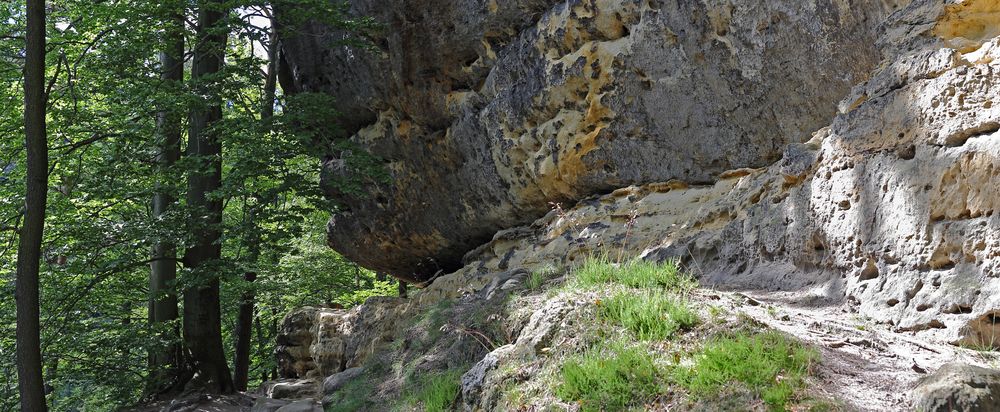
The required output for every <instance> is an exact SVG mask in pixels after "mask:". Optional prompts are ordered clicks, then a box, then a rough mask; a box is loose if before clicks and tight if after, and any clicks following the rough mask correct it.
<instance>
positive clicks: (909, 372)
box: [719, 292, 1000, 411]
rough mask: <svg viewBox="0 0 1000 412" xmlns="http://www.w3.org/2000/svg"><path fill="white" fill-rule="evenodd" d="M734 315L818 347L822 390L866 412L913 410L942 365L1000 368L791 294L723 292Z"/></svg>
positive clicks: (992, 359)
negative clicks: (797, 301)
mask: <svg viewBox="0 0 1000 412" xmlns="http://www.w3.org/2000/svg"><path fill="white" fill-rule="evenodd" d="M719 294H720V295H722V296H724V297H723V299H728V300H729V303H730V304H731V308H732V310H734V311H736V312H743V313H746V314H747V315H748V316H750V317H752V318H754V319H756V320H757V321H759V322H761V323H764V324H766V325H768V326H769V327H772V328H774V329H777V330H780V331H782V332H785V333H788V334H790V335H792V336H795V337H796V338H798V339H800V340H802V341H804V342H807V343H809V344H812V345H814V346H816V347H817V348H818V349H819V350H820V352H821V354H822V365H821V366H820V367H819V369H818V370H817V373H816V375H817V378H818V379H819V380H820V382H821V383H822V384H823V385H821V386H822V387H820V388H818V389H819V390H821V391H824V392H826V393H828V394H830V395H833V396H834V397H835V398H837V399H841V400H843V401H844V402H846V403H847V405H845V406H848V407H849V408H850V409H856V410H862V411H900V410H912V404H911V400H910V392H911V390H912V389H913V387H914V386H915V385H916V383H917V380H918V379H920V378H921V377H922V376H926V374H927V373H931V372H933V371H934V370H936V369H937V368H939V367H941V365H943V364H945V363H948V362H952V361H963V362H968V363H972V364H977V365H981V366H986V367H992V368H997V367H998V366H1000V357H998V356H997V354H996V353H983V352H976V351H972V350H967V349H962V348H958V347H955V346H952V345H949V344H946V343H935V342H925V341H922V340H921V339H920V338H919V337H916V336H913V335H912V334H910V333H897V332H893V331H891V330H890V329H889V328H888V327H886V326H885V325H876V324H873V323H871V322H867V321H865V320H864V319H860V318H858V317H857V315H855V314H853V313H849V312H848V311H847V310H845V309H844V308H842V307H840V306H823V307H799V306H794V305H790V304H788V303H787V302H789V301H794V299H790V296H789V295H788V294H786V293H761V292H752V293H746V294H744V293H738V292H732V293H719Z"/></svg>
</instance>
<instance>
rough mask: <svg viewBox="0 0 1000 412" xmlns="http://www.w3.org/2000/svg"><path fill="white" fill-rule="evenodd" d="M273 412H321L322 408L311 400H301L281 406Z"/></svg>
mask: <svg viewBox="0 0 1000 412" xmlns="http://www.w3.org/2000/svg"><path fill="white" fill-rule="evenodd" d="M275 412H323V407H322V406H321V405H320V404H319V402H316V401H315V400H313V399H302V400H299V401H295V402H292V403H290V404H288V405H285V406H282V407H280V408H278V410H277V411H275Z"/></svg>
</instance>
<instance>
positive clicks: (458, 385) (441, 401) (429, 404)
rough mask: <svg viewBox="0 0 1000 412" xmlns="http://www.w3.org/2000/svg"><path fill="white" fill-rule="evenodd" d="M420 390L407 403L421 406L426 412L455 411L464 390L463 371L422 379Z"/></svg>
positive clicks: (408, 398)
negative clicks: (456, 403)
mask: <svg viewBox="0 0 1000 412" xmlns="http://www.w3.org/2000/svg"><path fill="white" fill-rule="evenodd" d="M421 378H422V379H423V382H420V383H419V387H420V388H419V389H418V390H417V391H415V392H413V393H411V394H410V395H409V396H407V401H406V402H405V403H407V404H410V405H411V406H415V407H416V406H420V407H422V408H421V410H423V411H425V412H444V411H449V410H452V409H453V406H454V405H455V401H456V400H458V393H459V391H460V390H461V389H462V382H461V379H462V371H461V370H457V369H453V370H450V371H447V372H442V373H438V374H432V375H427V376H423V377H421Z"/></svg>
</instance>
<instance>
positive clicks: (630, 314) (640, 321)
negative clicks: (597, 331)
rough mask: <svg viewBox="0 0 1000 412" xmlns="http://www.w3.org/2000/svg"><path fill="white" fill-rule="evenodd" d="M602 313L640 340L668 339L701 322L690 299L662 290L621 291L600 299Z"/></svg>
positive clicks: (604, 316)
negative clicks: (688, 300)
mask: <svg viewBox="0 0 1000 412" xmlns="http://www.w3.org/2000/svg"><path fill="white" fill-rule="evenodd" d="M600 314H601V317H603V318H605V319H608V320H611V321H613V322H615V323H618V324H619V325H621V326H623V327H625V328H626V329H628V330H629V331H631V332H632V333H634V334H635V336H636V337H637V338H638V339H640V340H662V339H667V338H670V337H672V336H673V335H674V334H675V333H677V332H678V331H682V330H687V329H690V328H692V327H694V326H695V325H697V324H698V315H697V314H696V313H695V311H694V310H693V309H691V307H690V306H689V305H688V304H687V302H685V301H683V300H680V299H677V298H674V297H671V296H668V295H667V294H666V293H664V292H661V291H644V292H639V293H634V292H618V293H617V294H615V295H614V296H612V297H611V298H609V299H607V300H605V301H601V302H600Z"/></svg>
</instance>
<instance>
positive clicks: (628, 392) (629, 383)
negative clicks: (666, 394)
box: [555, 344, 664, 411]
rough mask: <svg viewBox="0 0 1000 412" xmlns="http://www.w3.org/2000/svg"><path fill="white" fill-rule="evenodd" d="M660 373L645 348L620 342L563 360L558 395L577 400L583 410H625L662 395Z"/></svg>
mask: <svg viewBox="0 0 1000 412" xmlns="http://www.w3.org/2000/svg"><path fill="white" fill-rule="evenodd" d="M661 376H662V372H661V370H660V369H659V368H658V367H657V365H656V363H655V361H654V360H653V357H652V356H651V355H650V354H649V353H647V352H646V351H645V350H644V349H642V348H626V347H624V345H621V344H617V345H613V347H611V348H607V349H605V350H602V349H600V348H594V349H591V350H589V351H588V352H586V353H584V354H583V355H580V356H578V357H576V358H571V359H569V360H567V361H566V362H565V363H563V365H562V368H561V369H560V371H559V377H560V378H561V383H560V384H559V385H558V386H557V387H556V388H555V394H556V396H558V397H559V398H560V399H562V400H563V401H566V402H578V403H579V404H580V406H581V409H582V410H584V411H611V410H622V409H625V408H626V407H627V406H629V405H642V404H643V403H644V402H648V401H651V400H653V399H654V398H656V396H658V395H659V394H661V393H662V391H663V388H664V387H663V385H661V384H660V377H661Z"/></svg>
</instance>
